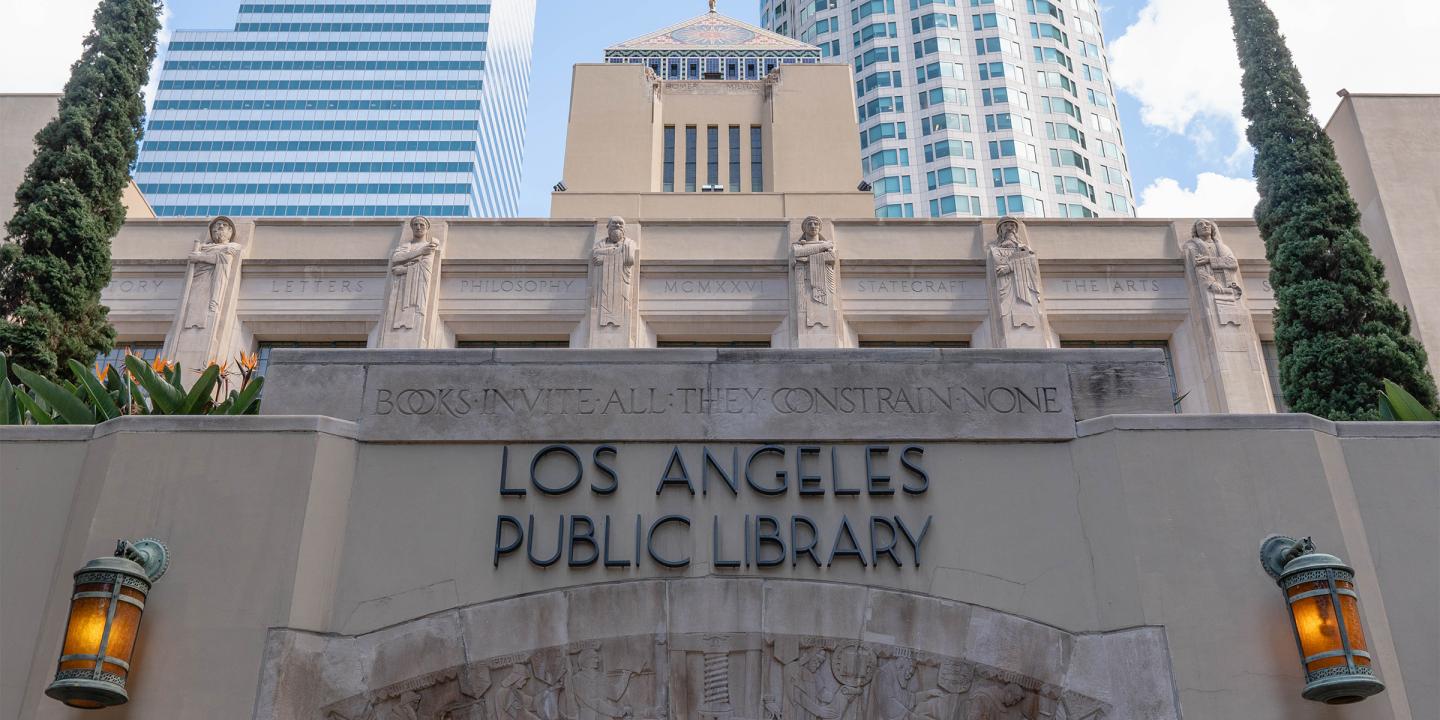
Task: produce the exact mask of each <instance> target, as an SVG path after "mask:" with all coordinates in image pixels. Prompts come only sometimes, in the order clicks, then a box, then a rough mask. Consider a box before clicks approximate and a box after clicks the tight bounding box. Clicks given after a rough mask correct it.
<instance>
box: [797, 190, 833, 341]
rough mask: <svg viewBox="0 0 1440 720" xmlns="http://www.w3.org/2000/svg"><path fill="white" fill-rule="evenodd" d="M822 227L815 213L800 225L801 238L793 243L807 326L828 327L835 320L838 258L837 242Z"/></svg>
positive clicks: (802, 306)
mask: <svg viewBox="0 0 1440 720" xmlns="http://www.w3.org/2000/svg"><path fill="white" fill-rule="evenodd" d="M820 227H821V224H820V218H818V217H815V216H814V215H811V216H810V217H807V218H805V221H804V222H803V223H801V224H800V229H801V233H800V240H799V241H798V242H796V243H794V244H793V245H791V246H790V249H791V253H792V257H793V262H794V265H795V282H796V295H797V296H798V297H799V298H800V308H801V309H802V310H803V315H804V317H803V319H801V322H802V323H803V327H804V328H812V327H826V328H828V327H832V326H833V324H834V322H835V319H834V298H835V267H836V265H837V263H838V259H837V258H836V256H835V243H833V242H831V241H829V240H826V239H825V236H824V235H821V234H820Z"/></svg>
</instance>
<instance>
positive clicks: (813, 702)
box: [781, 648, 863, 720]
mask: <svg viewBox="0 0 1440 720" xmlns="http://www.w3.org/2000/svg"><path fill="white" fill-rule="evenodd" d="M783 676H784V677H783V680H784V688H785V697H784V701H783V704H782V706H781V707H782V717H783V720H838V719H839V718H840V717H842V716H843V715H845V711H846V710H848V709H849V708H850V703H851V702H852V701H854V700H855V698H856V697H857V696H859V695H860V693H861V692H862V690H863V689H862V688H852V687H848V686H843V685H841V684H840V682H839V681H837V680H836V679H835V676H834V674H833V673H831V672H830V671H829V670H828V669H827V668H826V657H825V650H824V649H822V648H808V649H806V650H805V651H804V652H802V653H801V655H800V659H799V660H797V661H795V662H792V663H789V664H787V665H786V666H785V670H784V673H783Z"/></svg>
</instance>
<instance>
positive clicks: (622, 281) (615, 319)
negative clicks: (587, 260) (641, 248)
mask: <svg viewBox="0 0 1440 720" xmlns="http://www.w3.org/2000/svg"><path fill="white" fill-rule="evenodd" d="M637 259H638V258H637V253H636V252H635V241H634V240H631V239H630V238H629V237H628V236H627V235H626V234H625V218H622V217H612V218H610V221H609V222H608V223H606V226H605V237H604V238H602V239H601V240H599V241H598V242H596V243H595V250H594V252H593V253H592V255H591V260H592V262H594V264H596V265H598V266H600V273H599V285H598V287H597V288H596V289H595V307H596V308H598V309H599V311H600V313H599V314H600V327H607V326H608V327H624V326H625V322H626V320H627V319H628V318H629V315H630V301H631V298H632V297H634V290H633V288H634V282H635V264H636V261H637Z"/></svg>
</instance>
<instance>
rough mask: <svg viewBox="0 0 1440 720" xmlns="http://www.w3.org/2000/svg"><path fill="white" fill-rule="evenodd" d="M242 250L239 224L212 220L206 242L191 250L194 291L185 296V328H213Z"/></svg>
mask: <svg viewBox="0 0 1440 720" xmlns="http://www.w3.org/2000/svg"><path fill="white" fill-rule="evenodd" d="M240 251H241V247H240V243H237V242H235V223H234V222H233V221H231V220H230V218H228V217H217V218H215V219H214V220H211V221H210V230H209V234H208V236H207V238H206V242H204V243H203V244H201V245H200V247H198V248H196V249H195V251H194V252H192V253H190V257H189V260H190V268H191V273H192V274H191V277H190V294H189V295H188V296H187V297H186V299H185V319H184V325H183V327H182V329H184V330H189V329H192V328H200V329H203V328H206V327H209V325H210V320H211V318H213V317H214V316H215V314H216V313H217V312H219V311H220V305H221V303H223V302H224V301H225V296H226V293H227V292H228V291H229V289H230V280H231V276H232V275H233V273H232V269H233V268H234V267H235V260H236V258H239V257H240Z"/></svg>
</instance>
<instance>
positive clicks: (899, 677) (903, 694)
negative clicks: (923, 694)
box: [870, 657, 920, 720]
mask: <svg viewBox="0 0 1440 720" xmlns="http://www.w3.org/2000/svg"><path fill="white" fill-rule="evenodd" d="M919 694H920V678H919V677H917V676H916V674H915V661H914V660H911V659H910V658H906V657H897V658H894V659H892V660H890V661H888V662H886V663H885V664H883V665H881V666H880V672H879V673H878V674H877V675H876V676H875V684H874V685H873V686H872V688H871V695H870V697H871V699H872V704H873V706H874V710H873V711H872V713H871V717H872V718H873V719H874V720H911V719H912V718H914V717H915V715H914V711H915V706H916V704H917V703H918V702H919V699H918V696H919Z"/></svg>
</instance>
